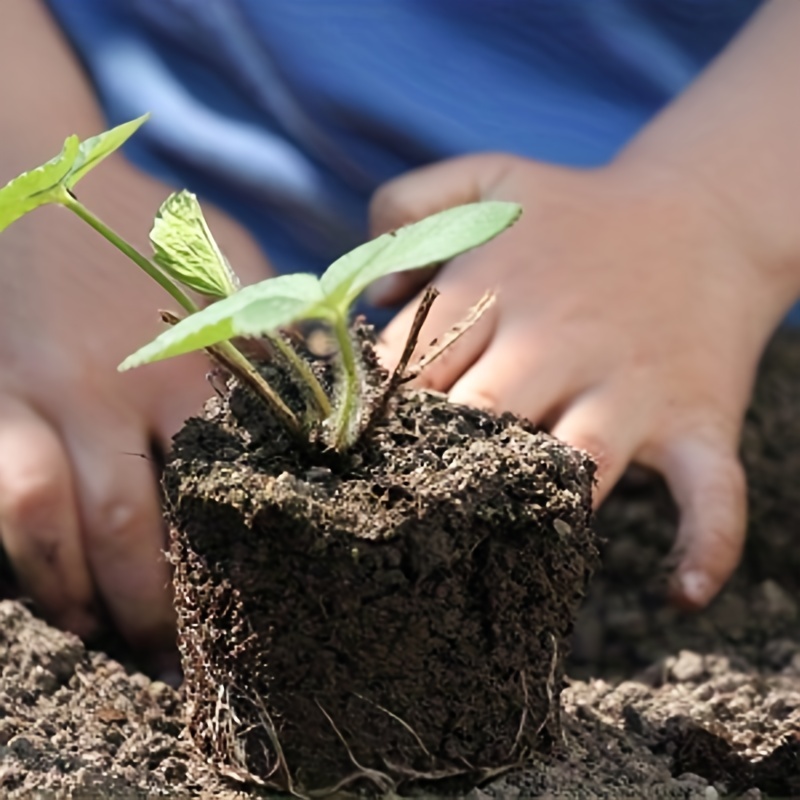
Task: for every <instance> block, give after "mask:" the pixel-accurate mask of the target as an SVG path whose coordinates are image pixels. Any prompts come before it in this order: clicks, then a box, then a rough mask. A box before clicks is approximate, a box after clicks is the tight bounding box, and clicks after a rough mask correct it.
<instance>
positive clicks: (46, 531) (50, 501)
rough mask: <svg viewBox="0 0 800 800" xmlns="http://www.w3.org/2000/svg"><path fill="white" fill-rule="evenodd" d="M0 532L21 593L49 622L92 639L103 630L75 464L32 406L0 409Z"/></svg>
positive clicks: (6, 404) (10, 404) (8, 404)
mask: <svg viewBox="0 0 800 800" xmlns="http://www.w3.org/2000/svg"><path fill="white" fill-rule="evenodd" d="M0 531H1V532H2V541H3V546H4V547H5V550H6V553H7V555H8V557H9V559H10V560H11V563H12V564H13V565H14V570H15V573H16V575H17V578H18V580H19V582H20V585H21V587H22V588H23V589H24V590H25V591H26V592H28V593H29V594H30V595H31V597H32V598H33V599H34V600H35V601H36V603H37V605H38V606H39V607H40V608H41V610H42V612H43V614H44V615H45V616H46V617H47V619H49V620H51V621H52V622H53V623H54V624H56V625H58V626H60V627H63V628H66V629H67V630H71V631H72V632H74V633H76V634H78V635H79V636H84V637H88V636H90V635H91V634H92V633H93V632H95V629H96V627H97V625H98V619H97V617H96V615H95V614H94V612H93V607H92V606H93V602H92V601H93V597H94V586H93V584H92V579H91V576H90V573H89V567H88V565H87V563H86V559H85V555H84V552H83V545H82V541H81V528H80V519H79V514H78V509H77V504H76V498H75V494H74V487H73V483H72V476H71V474H70V466H69V462H68V460H67V457H66V454H65V452H64V448H63V446H62V443H61V441H60V439H59V438H58V436H57V435H56V433H55V432H54V431H53V429H52V428H51V427H50V425H49V424H48V423H47V422H46V421H45V420H43V419H41V418H40V417H38V416H37V415H36V414H35V413H34V412H33V411H31V410H30V409H29V408H27V407H26V406H24V405H22V404H21V403H17V402H9V401H4V402H3V405H2V410H1V411H0Z"/></svg>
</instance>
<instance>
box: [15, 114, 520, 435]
mask: <svg viewBox="0 0 800 800" xmlns="http://www.w3.org/2000/svg"><path fill="white" fill-rule="evenodd" d="M145 119H146V117H142V118H140V119H138V120H134V121H132V122H129V123H126V124H125V125H121V126H119V127H117V128H114V129H112V130H111V131H108V132H106V133H104V134H100V136H96V137H93V138H92V139H87V140H86V141H85V142H79V141H78V139H77V137H74V136H72V137H70V138H69V139H67V141H66V142H65V144H64V149H63V150H62V152H61V154H60V155H59V156H57V157H56V158H54V159H53V160H51V161H49V162H47V164H45V165H43V166H42V167H39V168H38V169H36V170H33V171H32V172H28V173H25V174H24V175H21V176H20V177H19V178H16V179H15V180H13V181H11V182H10V183H9V184H8V185H7V186H6V187H4V188H3V189H0V231H2V230H3V229H4V228H5V227H7V226H8V225H9V224H11V223H12V222H13V221H14V220H16V219H18V218H19V217H21V216H23V215H24V214H26V213H28V212H29V211H32V210H34V209H35V208H38V207H39V206H40V205H45V204H48V203H57V204H60V205H63V206H65V207H66V208H68V209H69V210H71V211H73V212H74V213H76V214H77V215H78V216H79V217H81V218H82V219H83V220H85V221H86V222H87V223H88V224H89V225H91V226H92V227H93V228H94V229H95V230H97V231H98V232H99V233H100V234H101V235H103V236H104V237H105V238H106V239H108V240H109V241H110V242H111V243H112V244H114V245H115V246H116V247H117V248H119V249H120V250H121V251H122V252H124V253H125V254H126V255H127V256H128V257H129V258H131V260H132V261H133V262H134V263H136V264H137V266H139V267H140V268H141V269H143V270H144V271H145V272H146V273H147V274H148V275H150V276H151V277H152V278H153V279H154V280H156V281H157V282H158V283H159V284H160V285H161V286H163V287H164V289H166V291H167V292H169V294H170V295H171V296H172V297H173V299H175V300H176V301H177V302H178V303H179V305H180V306H181V307H182V308H183V309H184V311H185V312H187V314H188V315H187V316H186V317H185V318H184V319H182V320H179V321H177V322H176V324H174V325H173V326H172V327H170V328H168V329H167V330H165V331H164V332H163V333H161V334H160V335H159V336H157V337H156V338H155V339H154V340H153V341H152V342H150V343H149V344H147V345H145V346H144V347H142V348H141V349H140V350H138V351H137V352H135V353H133V354H132V355H131V356H129V357H128V358H126V359H125V360H124V361H123V362H122V364H121V365H120V369H121V370H126V369H130V368H132V367H137V366H140V365H143V364H149V363H152V362H155V361H160V360H162V359H166V358H171V357H173V356H177V355H182V354H184V353H189V352H192V351H195V350H202V349H205V350H208V351H209V352H210V353H211V354H212V355H214V356H215V357H216V358H217V359H218V360H220V361H221V362H222V363H223V364H224V365H225V366H226V367H228V368H230V369H231V370H232V371H233V372H234V373H235V374H237V375H238V376H239V377H242V378H243V379H244V380H245V381H246V382H247V383H248V384H249V385H250V386H251V387H252V388H254V389H255V390H256V391H257V392H258V393H259V394H260V395H261V396H262V397H263V398H264V399H265V400H266V401H267V402H268V403H269V405H270V406H271V407H272V408H273V411H275V412H276V413H277V414H278V416H279V417H280V418H281V419H282V420H283V421H284V422H286V424H287V425H289V427H291V428H293V429H295V430H297V429H299V428H300V427H301V426H300V424H299V422H298V420H297V417H296V416H295V415H294V414H293V412H292V411H291V410H290V409H289V408H288V406H286V404H285V402H284V401H283V400H282V398H280V397H278V395H277V394H276V393H275V392H274V390H273V389H272V388H271V387H270V386H269V385H268V384H267V383H266V381H264V379H263V377H261V376H260V374H259V373H258V372H257V371H256V369H255V368H254V367H253V365H252V364H250V362H249V361H247V359H246V358H245V357H244V356H243V355H242V354H241V352H240V351H239V350H237V349H236V348H235V347H234V346H233V344H232V343H231V339H233V338H236V337H261V336H266V337H268V338H269V340H270V341H271V342H272V344H273V346H274V347H275V349H276V350H278V352H279V353H280V354H281V355H282V357H283V358H284V359H285V360H286V361H287V362H288V363H289V365H290V366H291V367H292V369H293V371H294V374H295V378H296V379H297V380H298V383H299V384H300V386H301V387H302V388H303V389H304V390H305V392H306V394H307V396H308V397H310V398H311V402H310V403H309V405H310V408H311V409H312V411H313V415H312V417H313V419H314V421H320V422H323V423H324V424H325V426H326V428H327V430H328V433H329V438H330V441H331V443H332V444H333V446H334V447H336V448H337V449H339V450H344V449H346V448H348V447H350V446H352V444H353V443H354V442H355V441H356V439H357V437H358V435H359V433H360V430H361V421H362V419H361V418H362V411H363V402H364V399H363V366H362V364H361V357H360V354H359V349H358V347H357V346H356V344H355V342H354V339H353V337H352V334H351V332H350V313H351V309H352V306H353V304H354V303H355V301H356V300H357V298H358V297H359V295H360V294H361V293H362V292H363V291H364V290H365V289H366V288H367V287H368V286H369V285H370V284H371V283H372V282H373V281H375V280H377V279H378V278H381V277H383V276H385V275H389V274H392V273H395V272H401V271H406V270H412V269H419V268H422V267H426V266H429V265H432V264H437V263H441V262H444V261H447V260H449V259H451V258H453V257H455V256H457V255H459V254H460V253H463V252H464V251H466V250H470V249H472V248H474V247H477V246H479V245H481V244H483V243H485V242H487V241H489V240H490V239H492V238H493V237H494V236H496V235H497V234H499V233H500V232H501V231H503V230H505V229H506V228H507V227H509V226H510V225H511V224H513V223H514V222H515V221H516V219H517V218H518V217H519V215H520V213H521V209H520V207H519V206H518V205H517V204H515V203H502V202H483V203H471V204H468V205H463V206H458V207H455V208H450V209H447V210H446V211H442V212H440V213H438V214H434V215H433V216H430V217H427V218H426V219H423V220H421V221H420V222H417V223H414V224H412V225H408V226H406V227H404V228H399V229H398V230H395V231H392V232H390V233H386V234H384V235H383V236H379V237H377V238H376V239H373V240H372V241H369V242H367V243H366V244H363V245H361V246H360V247H357V248H356V249H355V250H352V251H351V252H349V253H347V254H345V255H344V256H342V257H341V258H339V259H338V260H336V261H334V262H333V264H331V265H330V266H329V267H328V269H327V270H326V271H325V272H324V273H323V274H322V276H321V277H317V276H316V275H311V274H307V273H299V274H294V275H283V276H279V277H275V278H269V279H267V280H265V281H262V282H261V283H257V284H254V285H252V286H247V287H245V288H243V289H240V288H239V281H238V279H237V278H236V275H235V273H234V272H233V270H232V269H231V267H230V265H229V264H228V262H227V260H226V259H225V257H224V256H223V254H222V252H221V251H220V249H219V247H218V246H217V244H216V242H215V241H214V238H213V236H212V235H211V232H210V231H209V229H208V226H207V225H206V222H205V220H204V218H203V215H202V211H201V210H200V206H199V204H198V203H197V199H196V198H195V197H194V195H192V194H190V193H188V192H178V193H176V194H173V195H171V196H170V197H169V198H168V199H167V200H166V201H165V203H164V204H163V205H162V206H161V208H160V209H159V212H158V215H157V217H156V221H155V224H154V226H153V230H152V232H151V235H150V238H151V242H152V244H153V249H154V254H153V258H152V260H151V259H148V258H147V257H145V256H144V255H142V254H141V253H139V252H138V251H137V250H136V249H135V248H133V247H132V246H131V245H130V244H128V243H127V242H125V240H124V239H122V237H120V236H119V235H118V234H117V233H116V232H114V231H113V230H111V229H110V228H109V227H108V226H106V225H105V224H104V223H102V221H100V220H99V219H98V218H97V217H96V216H95V215H93V214H92V213H91V212H90V211H89V210H88V209H86V208H85V207H84V206H83V205H82V204H81V203H80V202H79V201H78V200H77V198H76V197H75V195H74V193H73V188H74V186H75V184H76V183H77V182H78V181H79V180H80V178H82V177H83V175H85V174H86V172H88V171H89V170H90V169H92V168H93V167H94V166H96V165H97V164H98V163H100V161H102V160H103V159H104V158H105V157H106V156H107V155H109V154H110V153H111V152H113V151H114V150H116V149H117V148H118V147H120V146H121V145H122V144H123V143H124V142H125V141H126V140H127V139H128V138H129V137H130V136H131V135H132V134H133V133H134V132H135V131H136V130H137V129H138V128H139V126H140V125H141V124H142V123H143V122H144V121H145ZM179 284H182V285H183V286H185V287H187V288H189V289H191V290H193V291H195V292H198V293H200V294H203V295H205V296H206V297H209V298H211V299H212V300H214V301H216V302H213V303H212V304H211V305H210V306H208V307H206V308H204V309H202V310H200V309H198V306H197V305H196V304H195V303H194V301H193V300H192V299H191V298H190V297H189V296H188V295H187V294H186V293H185V292H184V291H183V289H181V288H180V286H179ZM306 320H317V321H320V322H322V323H324V324H325V325H327V326H328V327H329V328H330V330H331V332H332V334H333V336H334V338H335V341H336V343H337V348H338V357H337V361H336V364H337V370H336V382H335V383H336V385H335V389H334V392H333V398H328V396H327V394H326V393H325V391H324V390H323V388H322V387H321V385H320V384H319V382H318V381H317V379H316V377H315V376H314V374H313V372H312V371H311V369H310V368H309V366H308V364H307V363H306V362H305V361H304V360H303V359H302V358H301V357H300V356H299V355H298V354H297V353H295V352H294V350H292V348H291V347H290V346H289V345H288V344H287V343H286V342H285V340H284V339H283V338H282V337H281V335H280V331H281V330H282V329H284V328H286V327H287V326H289V325H292V324H294V323H297V322H302V321H306Z"/></svg>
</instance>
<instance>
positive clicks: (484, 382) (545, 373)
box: [445, 328, 581, 424]
mask: <svg viewBox="0 0 800 800" xmlns="http://www.w3.org/2000/svg"><path fill="white" fill-rule="evenodd" d="M523 337H524V338H523ZM521 342H527V346H525V347H521V346H520V343H521ZM537 343H538V346H537ZM445 366H446V367H447V366H450V365H448V364H445ZM454 366H455V367H456V368H458V367H459V366H460V365H459V364H455V365H454ZM575 372H576V371H575V369H574V367H573V362H571V361H570V360H569V359H567V358H564V357H563V353H560V352H558V351H556V350H554V349H553V348H551V347H549V346H548V343H547V342H545V341H540V340H538V339H537V337H536V336H535V335H534V334H533V332H532V331H530V330H528V331H526V332H525V334H522V332H520V331H518V330H515V329H513V328H505V329H503V330H502V332H498V333H497V334H496V335H495V337H494V338H493V339H492V342H491V344H490V345H489V346H488V347H487V348H486V349H485V350H484V352H483V354H482V355H481V357H480V359H479V360H478V361H477V362H476V363H475V364H473V365H472V367H470V369H468V370H467V371H466V372H465V373H464V374H463V375H462V376H461V377H459V378H458V380H456V381H455V383H454V384H453V386H452V388H451V389H450V401H451V402H453V403H461V404H463V405H468V406H475V407H477V408H483V409H485V410H487V411H493V412H495V413H498V414H499V413H502V412H504V411H512V412H514V413H515V414H519V415H520V416H521V417H526V418H527V419H529V420H530V421H531V422H534V423H536V424H541V422H542V421H543V420H544V419H545V418H546V417H547V416H548V414H549V413H550V412H551V411H552V410H553V409H554V408H555V407H557V406H560V405H562V404H563V403H565V402H566V401H567V400H569V398H570V397H571V396H572V395H574V393H575V391H577V390H578V388H579V381H580V379H581V376H580V375H576V374H575ZM445 377H446V378H450V377H452V376H451V375H450V374H447V375H446V376H445Z"/></svg>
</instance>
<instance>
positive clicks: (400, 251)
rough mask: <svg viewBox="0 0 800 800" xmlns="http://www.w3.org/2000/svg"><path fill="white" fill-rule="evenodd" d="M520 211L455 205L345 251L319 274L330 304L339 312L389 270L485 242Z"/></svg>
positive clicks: (496, 206) (500, 206)
mask: <svg viewBox="0 0 800 800" xmlns="http://www.w3.org/2000/svg"><path fill="white" fill-rule="evenodd" d="M521 213H522V208H521V207H520V206H519V205H517V204H516V203H501V202H497V201H487V202H482V203H470V204H468V205H463V206H456V207H455V208H449V209H447V210H446V211H441V212H439V213H438V214H433V215H432V216H430V217H426V218H425V219H423V220H420V221H419V222H415V223H414V224H412V225H407V226H405V227H404V228H398V229H397V230H396V231H392V232H391V233H385V234H383V236H379V237H378V238H377V239H373V240H372V241H370V242H367V243H366V244H363V245H361V246H360V247H357V248H356V249H355V250H351V251H350V252H349V253H347V254H346V255H343V256H342V257H341V258H339V259H338V260H336V261H334V262H333V264H331V265H330V267H328V269H327V270H326V271H325V274H324V275H323V276H322V278H321V283H322V288H323V291H324V292H325V294H326V295H327V296H328V298H329V302H330V303H331V305H333V306H335V307H336V308H339V309H340V310H342V312H343V313H344V312H345V310H346V309H348V308H349V307H350V305H351V304H352V303H353V302H354V301H355V300H356V298H357V297H358V296H359V295H360V294H361V292H363V291H364V289H366V288H367V286H369V285H370V284H371V283H372V282H373V281H375V280H377V279H378V278H381V277H383V276H384V275H389V274H391V273H393V272H403V271H405V270H409V269H419V268H421V267H427V266H430V265H431V264H439V263H441V262H443V261H448V260H449V259H451V258H454V257H455V256H457V255H459V254H460V253H463V252H464V251H466V250H471V249H472V248H473V247H478V245H481V244H484V242H488V241H489V239H492V238H494V237H495V236H497V234H498V233H501V232H502V231H504V230H505V229H506V228H507V227H509V225H512V224H513V223H514V222H516V220H517V219H518V218H519V215H520V214H521Z"/></svg>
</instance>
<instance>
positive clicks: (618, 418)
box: [551, 388, 644, 508]
mask: <svg viewBox="0 0 800 800" xmlns="http://www.w3.org/2000/svg"><path fill="white" fill-rule="evenodd" d="M643 428H644V417H643V415H642V414H641V413H640V412H639V410H637V409H632V408H631V403H630V402H627V403H626V402H625V400H624V398H622V397H620V396H619V394H618V392H615V391H614V390H613V389H611V388H607V389H597V390H595V391H591V392H587V393H586V394H584V395H582V396H580V397H578V398H576V399H575V401H574V402H572V403H571V404H570V405H569V407H568V408H567V409H566V410H565V412H564V414H563V415H562V416H561V417H560V419H559V420H558V422H556V424H555V425H554V426H553V428H552V431H551V433H552V434H553V436H555V437H556V438H557V439H561V440H562V441H564V442H567V443H568V444H571V445H572V446H573V447H577V448H578V449H580V450H585V451H586V452H587V453H589V455H591V457H592V459H593V460H594V462H595V464H596V465H597V472H596V473H595V481H596V483H595V488H594V492H593V493H592V502H593V505H594V507H595V508H597V507H598V506H599V505H600V504H601V503H602V502H603V500H605V498H606V497H607V495H608V493H609V492H610V491H611V489H613V488H614V486H615V485H616V483H617V481H618V480H619V479H620V478H621V477H622V474H623V473H624V472H625V469H626V468H627V467H628V465H629V464H630V462H631V460H632V458H633V457H634V455H635V453H636V450H637V449H638V447H639V443H640V442H641V437H642V435H643Z"/></svg>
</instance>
